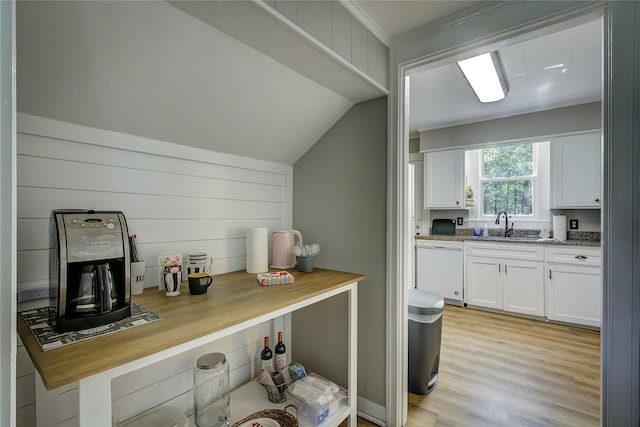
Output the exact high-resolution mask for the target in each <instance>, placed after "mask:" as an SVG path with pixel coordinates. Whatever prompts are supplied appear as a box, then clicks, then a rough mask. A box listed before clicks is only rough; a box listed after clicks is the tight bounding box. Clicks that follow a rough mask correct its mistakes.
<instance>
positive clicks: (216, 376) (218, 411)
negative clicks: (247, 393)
mask: <svg viewBox="0 0 640 427" xmlns="http://www.w3.org/2000/svg"><path fill="white" fill-rule="evenodd" d="M229 401H230V390H229V364H228V363H227V358H226V357H225V355H224V354H223V353H208V354H205V355H203V356H200V357H199V358H198V360H197V362H196V367H195V368H194V370H193V411H194V412H193V413H194V419H195V422H196V425H197V426H198V427H219V426H227V425H229V421H228V420H229V414H230V410H229Z"/></svg>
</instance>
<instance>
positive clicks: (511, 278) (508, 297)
mask: <svg viewBox="0 0 640 427" xmlns="http://www.w3.org/2000/svg"><path fill="white" fill-rule="evenodd" d="M503 266H504V270H503V271H504V274H503V283H504V284H503V290H504V297H503V298H504V306H503V309H504V311H509V312H512V313H520V314H528V315H530V316H540V317H543V316H544V285H543V283H544V279H543V274H544V271H543V268H544V264H543V262H542V261H516V260H503Z"/></svg>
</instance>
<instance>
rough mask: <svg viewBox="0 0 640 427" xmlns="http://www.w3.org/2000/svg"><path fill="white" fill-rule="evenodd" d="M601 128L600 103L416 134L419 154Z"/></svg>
mask: <svg viewBox="0 0 640 427" xmlns="http://www.w3.org/2000/svg"><path fill="white" fill-rule="evenodd" d="M601 128H602V106H601V103H600V102H591V103H589V104H581V105H574V106H571V107H564V108H556V109H552V110H546V111H539V112H536V113H529V114H519V115H515V116H510V117H505V118H501V119H495V120H485V121H482V122H477V123H469V124H466V125H460V126H451V127H447V128H442V129H435V130H429V131H424V132H420V151H427V150H437V149H443V148H451V147H473V146H480V145H483V144H494V143H496V142H506V141H519V140H525V139H538V138H544V137H549V136H554V135H562V134H570V133H575V132H584V131H590V130H597V129H601Z"/></svg>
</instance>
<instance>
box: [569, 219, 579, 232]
mask: <svg viewBox="0 0 640 427" xmlns="http://www.w3.org/2000/svg"><path fill="white" fill-rule="evenodd" d="M577 229H578V220H577V219H570V220H569V230H577Z"/></svg>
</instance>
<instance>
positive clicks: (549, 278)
mask: <svg viewBox="0 0 640 427" xmlns="http://www.w3.org/2000/svg"><path fill="white" fill-rule="evenodd" d="M549 279H551V270H549Z"/></svg>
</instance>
